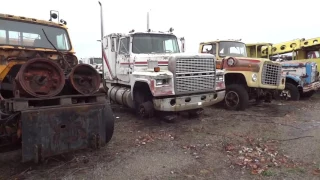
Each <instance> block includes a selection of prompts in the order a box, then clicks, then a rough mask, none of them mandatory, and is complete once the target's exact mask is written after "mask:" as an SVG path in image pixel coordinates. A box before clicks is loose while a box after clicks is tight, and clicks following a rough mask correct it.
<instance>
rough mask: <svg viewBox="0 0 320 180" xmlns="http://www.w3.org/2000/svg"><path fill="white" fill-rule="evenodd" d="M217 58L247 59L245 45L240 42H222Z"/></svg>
mask: <svg viewBox="0 0 320 180" xmlns="http://www.w3.org/2000/svg"><path fill="white" fill-rule="evenodd" d="M219 56H220V57H225V56H235V57H247V51H246V45H245V44H244V43H241V42H231V41H230V42H229V41H223V42H220V43H219Z"/></svg>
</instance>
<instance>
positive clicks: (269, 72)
mask: <svg viewBox="0 0 320 180" xmlns="http://www.w3.org/2000/svg"><path fill="white" fill-rule="evenodd" d="M280 78H281V65H280V64H276V63H271V62H265V63H264V64H263V68H262V77H261V83H262V84H264V85H271V86H279V84H280Z"/></svg>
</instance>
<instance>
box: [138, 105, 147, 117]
mask: <svg viewBox="0 0 320 180" xmlns="http://www.w3.org/2000/svg"><path fill="white" fill-rule="evenodd" d="M139 115H140V116H141V117H145V115H146V109H145V108H144V107H143V106H140V108H139Z"/></svg>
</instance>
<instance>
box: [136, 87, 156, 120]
mask: <svg viewBox="0 0 320 180" xmlns="http://www.w3.org/2000/svg"><path fill="white" fill-rule="evenodd" d="M134 103H135V109H136V113H137V115H138V116H139V117H140V118H143V119H145V118H151V117H153V116H154V106H153V103H152V95H150V93H148V92H141V91H135V93H134Z"/></svg>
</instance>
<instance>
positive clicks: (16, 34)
mask: <svg viewBox="0 0 320 180" xmlns="http://www.w3.org/2000/svg"><path fill="white" fill-rule="evenodd" d="M54 21H57V22H54ZM74 54H75V52H74V49H73V46H72V44H71V39H70V36H69V33H68V30H67V26H66V21H64V20H62V19H59V13H58V12H56V11H50V20H47V21H44V20H38V19H34V18H27V17H21V16H13V15H6V14H0V98H1V99H0V104H1V109H0V117H1V118H0V152H1V153H8V152H12V151H18V152H20V151H21V159H22V160H21V161H22V162H27V161H35V162H36V163H37V162H41V161H42V160H44V159H45V158H47V157H50V156H54V155H58V154H62V153H66V152H69V151H73V150H78V149H85V148H88V147H92V148H99V147H101V146H103V145H105V144H107V143H108V142H109V141H110V140H111V138H112V135H113V128H114V117H113V112H112V110H111V108H110V104H109V103H108V102H107V99H106V98H105V94H102V93H98V89H99V86H100V81H101V80H100V76H99V73H98V72H97V71H96V70H95V69H94V68H93V67H92V66H90V65H86V64H78V59H77V57H76V56H75V55H74Z"/></svg>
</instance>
